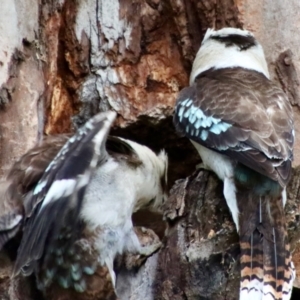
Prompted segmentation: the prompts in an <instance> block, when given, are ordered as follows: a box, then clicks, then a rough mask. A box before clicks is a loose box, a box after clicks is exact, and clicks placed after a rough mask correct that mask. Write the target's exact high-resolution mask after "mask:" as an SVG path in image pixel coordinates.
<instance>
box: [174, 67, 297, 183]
mask: <svg viewBox="0 0 300 300" xmlns="http://www.w3.org/2000/svg"><path fill="white" fill-rule="evenodd" d="M186 99H193V104H192V107H193V106H194V107H195V108H196V109H197V112H198V113H197V112H196V116H197V118H196V121H194V122H193V123H191V121H190V117H189V116H190V109H191V108H190V107H187V105H186V102H185V100H186ZM184 103H185V104H184ZM179 112H181V115H180V116H179V115H178V114H179ZM292 115H293V112H292V109H291V106H290V104H289V102H288V99H287V97H286V95H285V94H284V92H283V91H282V90H281V89H280V88H278V87H277V86H276V85H275V84H274V83H272V81H270V80H269V79H267V78H266V77H265V76H264V75H263V74H261V73H259V72H256V71H254V70H246V69H243V68H239V67H236V68H227V69H218V70H214V69H210V70H207V71H205V72H203V73H201V74H200V75H198V77H197V78H196V79H195V82H194V83H193V84H192V86H190V87H187V88H184V89H183V90H182V91H181V92H180V93H179V96H178V98H177V104H176V110H175V114H174V124H175V127H176V129H177V130H178V131H179V132H185V135H186V136H187V137H188V138H190V139H191V140H193V141H195V142H197V143H199V144H201V145H203V146H205V147H207V148H209V149H211V150H214V151H216V152H219V153H222V154H226V155H228V156H230V157H232V158H233V159H235V160H238V161H239V162H241V163H244V164H245V165H246V166H248V167H250V168H253V169H255V170H256V171H258V172H260V173H262V174H264V175H266V176H269V177H270V178H272V179H274V180H278V181H279V182H280V184H281V185H282V186H285V185H286V183H287V182H288V180H289V177H290V169H291V168H290V164H291V160H292V158H293V153H292V149H293V143H294V138H293V118H292ZM182 116H183V117H182ZM186 128H189V130H188V131H187V130H186ZM191 129H195V130H196V132H199V133H198V135H195V134H194V135H192V134H191V132H192V131H191ZM197 130H199V131H197Z"/></svg>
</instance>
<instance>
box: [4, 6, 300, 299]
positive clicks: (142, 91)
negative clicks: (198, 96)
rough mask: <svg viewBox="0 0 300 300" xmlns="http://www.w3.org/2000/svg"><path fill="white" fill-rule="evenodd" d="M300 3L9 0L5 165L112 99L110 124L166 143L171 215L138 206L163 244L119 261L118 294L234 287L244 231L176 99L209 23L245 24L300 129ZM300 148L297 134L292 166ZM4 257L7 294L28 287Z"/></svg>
mask: <svg viewBox="0 0 300 300" xmlns="http://www.w3.org/2000/svg"><path fill="white" fill-rule="evenodd" d="M299 9H300V4H299V1H298V0H291V1H289V2H288V3H284V2H282V1H280V0H267V1H263V3H262V2H261V1H259V0H257V1H256V0H255V1H253V0H223V1H219V0H216V1H209V0H201V1H196V0H163V1H158V0H134V1H131V0H109V1H107V0H77V1H74V0H52V1H43V0H42V1H35V0H24V1H17V0H14V1H11V0H2V2H1V9H0V44H1V49H0V119H1V124H0V137H1V143H0V176H4V175H5V173H6V172H7V170H8V169H9V167H10V166H11V164H12V163H13V162H14V161H15V159H16V158H18V157H19V156H20V155H22V154H23V153H25V152H26V151H27V150H28V149H29V148H30V147H32V146H33V145H34V144H35V143H36V141H37V140H38V139H39V138H40V137H41V136H42V134H55V133H63V132H72V131H74V130H75V129H76V128H77V127H78V126H80V125H81V124H83V123H84V122H85V121H86V120H88V119H89V118H90V117H91V116H92V115H94V114H95V113H96V112H98V111H100V110H108V109H113V110H115V111H116V112H117V113H118V118H117V122H116V124H115V126H114V128H113V130H112V134H115V135H119V136H123V137H125V138H130V139H133V140H136V141H137V142H140V143H142V144H145V145H147V146H149V147H151V148H152V149H153V150H155V151H158V150H159V149H161V148H165V149H166V151H167V152H168V154H169V159H170V171H169V182H170V187H171V186H173V187H172V189H171V193H170V199H169V202H168V206H167V207H166V211H165V218H166V220H167V222H163V221H162V220H161V216H154V215H150V214H149V213H148V212H140V213H139V214H137V215H135V216H134V220H135V221H136V224H137V225H142V226H145V227H148V228H152V229H153V230H154V231H155V232H156V233H157V234H158V236H159V237H160V238H161V239H162V240H163V243H164V246H163V247H162V249H161V250H160V251H159V252H158V253H156V254H155V255H153V256H151V257H150V258H149V259H148V260H147V261H146V262H145V264H144V265H143V266H142V267H141V268H140V269H139V270H138V271H137V272H134V271H133V270H130V271H128V270H127V269H126V268H122V267H121V268H120V270H119V275H118V285H117V289H118V291H119V294H120V295H121V296H120V298H121V299H122V300H123V299H130V300H133V299H145V300H146V299H149V300H150V299H175V300H176V299H237V295H238V285H239V262H238V255H239V246H238V236H237V234H236V232H235V229H234V226H233V223H232V220H231V216H230V215H229V213H228V209H227V206H226V203H225V201H224V199H223V197H222V185H221V183H220V182H219V181H218V180H217V179H216V178H215V176H214V175H212V174H211V173H209V172H204V171H198V172H195V173H193V172H194V170H195V165H196V164H197V163H199V158H198V155H197V153H196V151H195V150H194V149H193V147H192V146H191V144H190V143H189V141H188V140H187V139H185V138H182V137H179V136H177V134H176V133H175V130H174V128H173V125H172V120H171V119H172V113H173V107H174V104H175V99H176V95H177V93H178V91H179V90H180V89H182V88H183V87H184V86H186V85H188V77H189V73H190V70H191V65H192V62H193V59H194V57H195V54H196V52H197V50H198V48H199V46H200V43H201V40H202V37H203V35H204V33H205V31H206V29H207V28H208V27H215V28H222V27H226V26H232V27H239V28H245V29H249V30H251V31H253V32H254V34H255V35H256V37H257V38H258V40H260V42H261V43H262V45H263V47H264V49H265V54H266V57H267V61H268V63H269V67H270V73H271V76H272V79H274V80H276V81H277V82H278V84H280V85H281V86H282V88H283V89H284V90H285V91H286V92H287V94H288V96H289V99H290V101H291V103H292V104H293V105H294V112H295V121H296V140H297V141H298V140H300V139H299V132H298V130H299V129H298V128H300V114H299V112H298V106H299V103H300V99H299V77H298V74H299V69H300V63H299V61H300V50H299V49H300V47H299V40H300V33H299V31H298V28H299V25H300V24H298V23H299V20H298V17H297V12H298V11H299ZM299 150H300V142H297V143H296V145H295V163H294V166H297V165H299V162H300V151H299ZM191 174H192V175H191ZM182 178H183V179H182ZM299 178H300V177H299V170H298V169H295V171H294V176H293V179H292V181H291V183H290V185H289V189H288V193H289V201H288V204H287V208H286V214H287V219H288V227H289V234H290V237H291V244H292V250H293V251H294V253H293V260H294V263H295V265H296V268H297V269H298V270H299V271H298V274H300V245H299V242H298V241H299V234H300V231H299V229H298V228H299V215H300V212H299V207H300V206H299V200H298V199H299V197H298V196H299V195H298V193H299ZM178 179H180V180H179V181H176V180H178ZM175 181H176V183H175ZM166 226H167V230H166V232H165V228H166ZM0 266H1V270H0V295H1V299H8V298H9V293H10V294H12V293H13V291H14V292H16V291H17V293H18V292H21V294H22V293H24V294H23V295H19V296H18V295H15V297H16V298H17V297H22V296H23V298H22V299H25V296H24V295H25V293H26V292H25V290H26V289H25V290H24V291H23V290H21V291H19V290H18V289H17V288H16V289H14V287H11V288H10V290H9V289H8V286H9V283H10V279H9V274H10V272H11V268H12V265H11V262H10V260H9V258H8V257H7V256H5V254H4V253H1V256H0ZM21 286H28V289H30V284H28V285H26V283H22V284H21ZM295 286H296V287H298V288H300V277H299V275H298V277H297V280H296V281H295ZM11 298H13V297H11Z"/></svg>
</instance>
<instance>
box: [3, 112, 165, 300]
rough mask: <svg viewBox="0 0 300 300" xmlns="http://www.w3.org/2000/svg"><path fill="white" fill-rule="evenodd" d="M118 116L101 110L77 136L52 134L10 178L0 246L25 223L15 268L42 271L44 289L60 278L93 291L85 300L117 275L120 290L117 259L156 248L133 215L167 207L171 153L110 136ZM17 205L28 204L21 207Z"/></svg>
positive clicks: (40, 278)
mask: <svg viewBox="0 0 300 300" xmlns="http://www.w3.org/2000/svg"><path fill="white" fill-rule="evenodd" d="M115 117H116V114H115V113H114V112H107V113H100V114H98V115H96V116H95V117H93V118H92V119H91V120H89V121H88V122H87V123H86V124H85V125H84V126H83V127H82V128H81V129H79V130H78V131H77V133H76V134H75V135H74V136H73V137H71V138H70V137H68V136H61V137H56V138H55V139H54V141H53V143H51V140H50V141H47V140H46V141H45V142H44V143H43V144H42V145H40V146H38V147H36V148H33V149H32V150H30V151H29V152H28V153H27V154H25V155H24V156H23V157H22V158H21V159H20V160H19V161H17V162H16V163H15V165H14V166H13V168H12V170H11V171H10V174H9V175H8V177H7V183H6V189H4V191H2V192H3V194H2V199H4V200H6V209H7V210H8V211H10V213H7V214H3V213H2V216H1V217H0V242H1V245H0V247H1V246H2V245H3V243H5V242H6V241H7V240H8V239H10V238H11V237H12V236H13V235H14V234H15V232H16V231H17V228H18V226H20V224H21V222H22V221H23V224H24V230H23V237H22V240H21V244H20V247H19V250H18V254H17V259H16V263H15V269H14V274H15V275H17V274H19V273H21V274H23V275H25V276H26V275H30V274H32V273H33V274H35V275H36V278H37V283H38V287H39V288H40V289H41V290H43V291H44V290H47V288H49V286H51V285H52V284H59V285H60V286H62V287H63V288H65V289H67V288H68V289H73V291H76V292H80V293H85V292H86V293H88V294H89V297H90V298H89V297H86V298H84V299H109V297H108V296H105V290H109V285H107V283H105V284H103V283H102V282H101V280H100V279H101V276H102V277H103V279H104V280H105V279H106V282H107V278H109V277H110V279H111V280H110V282H111V284H110V287H111V289H112V290H113V287H114V285H115V274H114V270H113V264H114V259H115V257H116V256H117V255H118V254H122V253H123V252H124V251H128V252H133V253H136V254H147V251H148V250H151V249H144V248H142V247H141V246H140V244H139V241H138V237H137V235H136V233H135V231H134V230H133V225H132V220H131V216H132V214H133V212H134V211H137V210H138V209H140V208H145V207H147V208H149V209H151V208H152V209H153V210H160V209H161V206H162V204H163V202H164V198H165V196H166V192H167V191H166V180H167V177H166V174H167V156H166V154H165V152H164V151H162V152H161V153H160V154H159V155H156V154H155V153H154V152H153V151H151V150H150V149H149V148H147V147H145V146H142V145H140V144H137V143H135V142H133V141H129V140H125V139H122V138H118V137H112V136H109V137H107V136H108V132H109V129H110V127H111V124H112V123H113V121H114V119H115ZM25 194H26V195H25ZM3 195H4V196H5V197H4V198H3ZM18 197H19V199H17V200H16V198H18ZM2 201H3V200H2ZM22 201H23V203H22ZM14 203H15V204H16V203H19V204H20V203H21V204H22V205H19V206H18V205H16V207H15V209H14V205H13V204H14ZM4 206H5V205H4ZM8 208H10V209H8ZM150 248H151V247H150ZM92 275H95V276H96V279H97V278H100V279H99V280H98V281H97V280H92V279H91V280H90V279H89V278H91V277H93V276H92ZM101 289H102V291H101ZM48 290H49V289H48ZM54 290H55V289H53V291H54ZM74 293H75V292H74ZM102 294H103V296H101V295H102ZM57 299H58V298H57ZM72 299H73V298H72Z"/></svg>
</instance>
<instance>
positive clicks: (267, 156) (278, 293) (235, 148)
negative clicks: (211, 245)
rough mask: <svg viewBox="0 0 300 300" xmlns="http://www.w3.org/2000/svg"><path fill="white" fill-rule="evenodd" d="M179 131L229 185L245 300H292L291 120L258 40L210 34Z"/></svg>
mask: <svg viewBox="0 0 300 300" xmlns="http://www.w3.org/2000/svg"><path fill="white" fill-rule="evenodd" d="M174 124H175V126H176V129H177V130H178V131H179V132H181V133H183V134H184V135H185V136H186V137H188V138H189V139H190V140H191V142H192V143H193V145H194V146H195V148H196V149H197V151H198V153H199V155H200V156H201V158H202V162H203V164H202V166H203V167H204V168H206V169H209V170H212V171H213V172H214V173H215V174H216V175H217V176H218V177H219V178H220V179H221V180H222V181H223V183H224V189H223V194H224V197H225V199H226V202H227V204H228V207H229V209H230V211H231V214H232V218H233V220H234V223H235V225H236V228H237V231H238V233H239V236H240V247H241V287H240V300H262V299H263V300H267V299H270V300H281V299H284V300H288V299H290V296H291V290H292V284H293V279H294V268H293V263H292V261H291V255H290V252H289V242H288V236H287V231H286V224H285V216H284V205H285V202H286V185H287V183H288V180H289V177H290V173H291V162H292V159H293V144H294V124H293V113H292V108H291V105H290V103H289V100H288V98H287V96H286V95H285V93H284V92H283V91H282V90H281V89H280V88H279V87H277V86H276V84H274V83H273V82H272V81H271V80H270V76H269V72H268V67H267V63H266V60H265V56H264V52H263V49H262V46H261V45H260V44H259V43H258V41H257V40H256V39H255V37H254V36H253V34H252V33H250V32H249V31H246V30H240V29H236V28H223V29H221V30H217V31H215V30H213V29H208V30H207V32H206V34H205V36H204V39H203V41H202V44H201V46H200V49H199V51H198V53H197V55H196V58H195V60H194V63H193V68H192V72H191V75H190V86H189V87H186V88H184V89H183V90H182V91H181V92H180V93H179V96H178V99H177V104H176V109H175V115H174Z"/></svg>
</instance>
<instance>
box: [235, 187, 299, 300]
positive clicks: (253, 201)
mask: <svg viewBox="0 0 300 300" xmlns="http://www.w3.org/2000/svg"><path fill="white" fill-rule="evenodd" d="M237 199H238V203H243V205H240V206H241V207H240V212H241V214H240V218H239V223H240V247H241V286H240V300H289V299H290V297H291V292H292V286H293V281H294V278H295V271H294V266H293V263H292V261H291V254H290V250H289V242H288V236H287V231H286V225H285V217H284V209H283V205H282V199H281V196H280V197H271V196H270V195H267V196H266V195H263V196H257V195H254V194H252V193H250V192H249V190H247V191H244V192H242V191H239V192H238V193H237Z"/></svg>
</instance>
